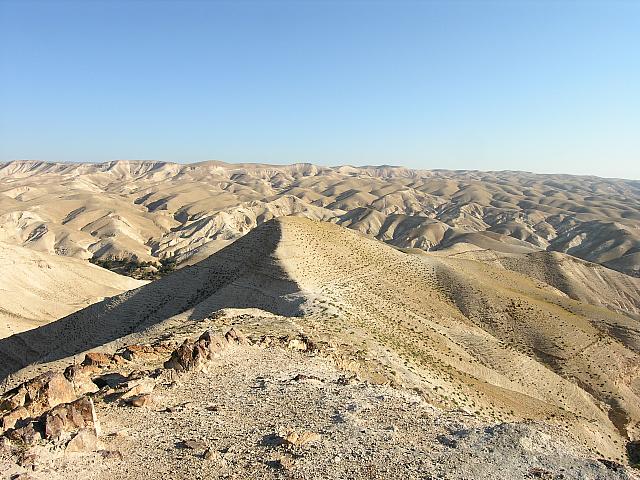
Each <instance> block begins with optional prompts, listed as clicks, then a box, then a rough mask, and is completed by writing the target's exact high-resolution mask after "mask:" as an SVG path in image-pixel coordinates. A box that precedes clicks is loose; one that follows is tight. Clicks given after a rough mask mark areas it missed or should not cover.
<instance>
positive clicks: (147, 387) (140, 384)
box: [120, 377, 156, 400]
mask: <svg viewBox="0 0 640 480" xmlns="http://www.w3.org/2000/svg"><path fill="white" fill-rule="evenodd" d="M155 386H156V382H155V380H153V379H152V378H149V377H143V378H140V379H137V380H131V381H128V382H127V383H126V384H125V385H124V388H126V391H125V392H124V393H123V394H122V395H121V396H120V398H121V399H123V400H125V399H127V398H132V397H136V396H138V395H146V394H148V393H151V392H153V389H154V388H155Z"/></svg>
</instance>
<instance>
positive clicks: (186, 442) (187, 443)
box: [179, 440, 207, 450]
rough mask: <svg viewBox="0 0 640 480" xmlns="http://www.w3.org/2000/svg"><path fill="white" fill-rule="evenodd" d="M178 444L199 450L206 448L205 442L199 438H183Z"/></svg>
mask: <svg viewBox="0 0 640 480" xmlns="http://www.w3.org/2000/svg"><path fill="white" fill-rule="evenodd" d="M179 446H180V447H182V448H188V449H190V450H201V449H204V448H207V444H206V443H204V442H201V441H199V440H183V441H182V442H181V444H180V445H179Z"/></svg>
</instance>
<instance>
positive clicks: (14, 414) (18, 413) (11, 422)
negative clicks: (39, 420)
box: [2, 407, 30, 431]
mask: <svg viewBox="0 0 640 480" xmlns="http://www.w3.org/2000/svg"><path fill="white" fill-rule="evenodd" d="M29 417H30V415H29V411H28V410H27V409H26V408H24V407H18V408H16V409H14V410H12V411H11V412H9V413H7V414H6V415H5V416H3V417H2V430H3V431H7V430H9V429H10V428H13V427H15V426H16V423H18V421H20V420H23V419H26V418H29Z"/></svg>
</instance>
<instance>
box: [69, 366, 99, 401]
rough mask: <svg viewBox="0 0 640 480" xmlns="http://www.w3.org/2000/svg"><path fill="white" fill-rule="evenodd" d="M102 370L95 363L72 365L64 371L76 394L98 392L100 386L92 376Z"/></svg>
mask: <svg viewBox="0 0 640 480" xmlns="http://www.w3.org/2000/svg"><path fill="white" fill-rule="evenodd" d="M99 372H100V368H99V367H97V366H95V365H71V366H70V367H67V368H66V369H65V371H64V377H65V378H66V379H67V380H68V381H69V382H71V385H72V386H73V391H74V392H75V394H76V396H78V397H79V396H82V395H85V394H87V393H93V392H97V391H98V390H99V389H98V386H97V385H96V384H95V383H93V380H92V377H93V376H94V375H95V374H96V373H99Z"/></svg>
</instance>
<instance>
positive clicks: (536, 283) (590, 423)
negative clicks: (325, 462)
mask: <svg viewBox="0 0 640 480" xmlns="http://www.w3.org/2000/svg"><path fill="white" fill-rule="evenodd" d="M467 250H468V249H467ZM446 253H447V252H434V253H406V252H403V251H400V250H397V249H395V248H393V247H391V246H388V245H385V244H384V243H382V242H378V241H375V240H371V239H369V238H367V237H365V236H363V235H361V234H359V233H357V232H354V231H352V230H349V229H345V228H343V227H340V226H336V225H332V224H330V223H322V222H316V221H312V220H308V219H304V218H296V217H283V218H279V219H276V220H273V221H271V222H267V223H265V224H264V225H262V226H261V227H259V228H257V229H255V230H253V231H252V232H250V233H249V234H248V235H246V236H244V237H242V238H241V239H239V240H238V241H236V242H235V243H233V244H232V245H230V246H228V247H226V248H224V249H223V250H220V251H219V252H217V253H216V254H215V255H213V256H211V257H209V258H208V259H206V260H204V261H202V262H200V263H198V264H196V265H193V266H188V267H185V268H183V269H180V270H178V271H176V272H174V273H173V274H171V275H169V276H167V277H165V278H163V279H161V280H159V281H156V282H153V283H151V284H149V285H146V286H144V287H142V288H140V289H138V290H135V291H132V292H126V293H124V294H122V295H120V296H117V297H114V298H112V299H109V300H108V301H104V302H101V303H98V304H96V305H93V306H90V307H88V308H86V309H84V310H82V311H80V312H77V313H75V314H72V315H70V316H68V317H66V318H64V319H61V320H59V321H57V322H53V323H51V324H49V325H46V326H43V327H40V328H37V329H34V330H31V331H28V332H24V333H22V334H20V335H15V336H12V337H9V338H7V339H4V340H0V355H2V358H3V359H5V361H4V362H3V364H2V365H1V366H0V368H1V374H2V376H6V375H8V374H11V378H10V379H9V381H8V385H14V384H15V383H16V382H18V381H21V380H24V379H27V378H29V377H31V376H33V375H35V374H36V373H39V372H43V371H46V370H48V369H50V368H57V369H61V368H63V367H64V366H66V365H68V364H69V363H71V362H73V360H74V359H78V358H81V357H78V356H79V355H81V353H82V352H85V351H87V350H90V349H96V348H98V349H101V350H104V351H115V350H117V349H119V348H122V347H124V346H126V345H128V344H132V343H149V342H151V343H153V342H162V341H170V342H173V343H174V344H175V343H176V342H180V341H181V340H182V339H183V338H185V337H186V336H193V335H197V334H199V333H201V332H202V331H203V330H205V329H206V328H212V327H215V328H217V329H223V328H224V327H225V326H227V327H228V326H229V325H236V326H237V327H238V328H240V329H241V330H242V331H243V332H246V333H247V335H249V336H250V337H253V338H254V339H258V338H260V336H272V337H275V338H294V337H296V336H298V337H300V338H302V339H304V341H306V342H310V343H311V344H313V345H315V346H316V347H315V348H316V350H317V352H319V353H318V354H319V355H321V356H322V358H326V359H328V360H330V361H331V362H332V365H334V367H335V368H336V369H338V370H340V371H344V372H351V374H355V375H356V376H357V378H358V379H359V380H360V381H365V382H369V383H373V384H383V385H389V386H392V387H393V388H396V389H399V390H400V391H412V392H414V393H417V394H418V395H419V396H420V398H421V399H422V400H423V401H425V402H426V403H428V404H429V405H431V406H433V407H434V408H436V409H439V410H442V411H460V412H466V413H467V414H469V415H471V416H472V417H473V419H474V421H477V422H480V424H481V425H484V426H488V425H494V426H498V425H501V424H503V423H508V424H513V423H514V422H515V423H516V424H519V422H522V421H525V420H526V421H533V422H542V424H545V425H549V428H554V429H560V430H562V431H563V432H564V433H565V434H566V435H567V436H568V438H570V439H572V440H571V441H572V445H574V446H575V448H576V449H578V450H579V451H581V452H583V453H584V452H586V453H584V454H585V455H590V456H591V458H604V459H608V460H611V461H615V462H620V463H626V462H627V461H628V457H627V453H628V448H630V447H629V445H631V444H630V443H629V442H634V441H636V440H637V439H638V436H639V433H640V432H639V431H638V421H639V420H640V409H639V405H640V397H639V395H640V381H639V372H638V365H640V358H639V350H640V335H639V332H638V317H637V315H636V313H635V311H636V309H637V305H636V303H634V301H631V300H630V301H628V302H627V303H624V302H622V301H616V302H615V305H609V304H608V303H607V299H606V298H604V297H606V294H607V292H606V291H604V292H602V294H603V296H602V297H599V296H598V292H597V290H594V289H593V288H591V289H590V286H589V282H588V280H589V278H590V277H581V275H579V274H577V273H575V272H573V273H572V274H571V275H567V276H566V277H564V278H563V279H562V281H563V282H565V283H567V282H568V284H566V285H563V284H561V283H557V285H556V286H553V285H550V284H548V283H545V282H544V281H543V280H541V279H538V278H536V277H535V275H533V276H532V277H527V276H525V275H522V274H521V273H519V272H518V271H517V270H518V268H521V267H522V265H520V264H518V261H519V260H518V258H519V257H518V256H517V255H524V256H525V262H530V264H532V265H533V264H535V258H534V259H530V258H528V257H527V255H529V254H511V255H515V256H511V257H505V258H506V259H501V260H500V262H501V264H500V265H497V264H496V265H494V264H493V263H496V261H492V262H481V261H478V260H476V259H472V258H465V257H464V255H455V254H451V253H452V252H448V253H450V254H449V255H447V254H446ZM495 255H496V258H497V257H499V256H500V255H498V254H495ZM514 258H515V260H514ZM519 265H520V266H519ZM587 267H588V266H587ZM580 268H582V267H580ZM580 268H577V270H576V271H578V272H579V271H581V270H580ZM585 268H586V267H585ZM597 268H602V267H597ZM605 270H606V269H605ZM613 273H614V274H615V272H613ZM620 275H621V278H630V277H627V276H624V275H622V274H620ZM617 280H618V281H620V282H621V283H620V288H622V289H626V293H625V292H624V291H621V292H620V298H623V296H626V297H628V298H629V299H632V300H633V299H637V297H638V290H637V283H636V282H635V281H634V280H633V279H630V280H631V281H630V282H628V283H624V282H622V280H620V279H617ZM585 292H586V293H585ZM581 295H582V296H583V298H580V299H579V300H577V299H574V298H572V297H579V296H581ZM607 307H615V308H607ZM223 308H226V309H229V308H231V309H234V308H235V309H237V308H240V309H247V308H248V309H255V308H258V309H260V310H262V311H265V312H270V315H269V314H265V313H260V312H256V311H254V310H249V311H246V312H245V313H243V314H234V313H233V312H234V311H233V310H231V313H225V314H223V315H220V314H217V313H216V312H218V311H219V310H220V309H223ZM274 315H275V316H274ZM25 346H27V347H28V348H25ZM32 362H37V365H32V366H27V364H29V363H32ZM25 366H27V368H25V369H23V370H21V371H19V369H21V368H22V367H25ZM208 385H210V387H208V388H212V389H214V390H215V389H218V388H227V387H226V384H225V383H215V382H213V383H210V384H208ZM203 395H205V396H206V395H208V394H206V393H203ZM282 401H284V400H282ZM416 428H417V427H416ZM572 448H573V447H572ZM518 468H520V467H518ZM365 478H366V477H365ZM381 478H382V477H381ZM426 478H428V477H426ZM454 478H455V477H454ZM478 478H490V476H485V477H478ZM514 478H521V477H514ZM549 478H553V477H549ZM565 478H591V477H588V476H586V477H581V476H573V477H571V476H569V477H565ZM593 478H607V477H593Z"/></svg>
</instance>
